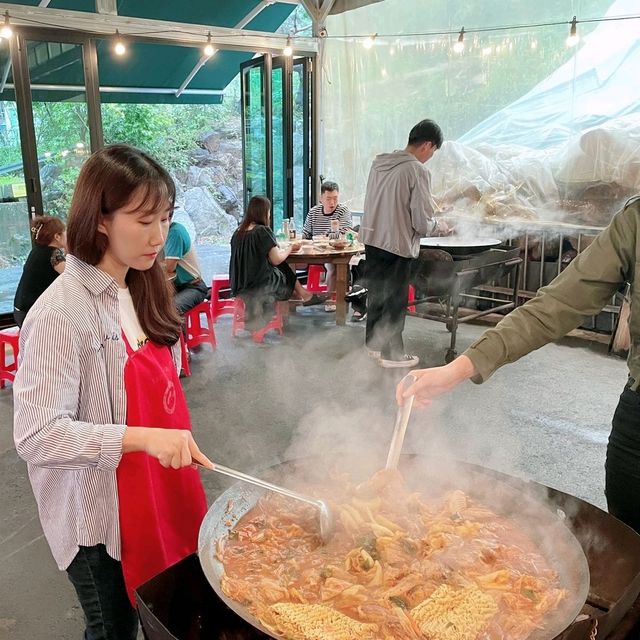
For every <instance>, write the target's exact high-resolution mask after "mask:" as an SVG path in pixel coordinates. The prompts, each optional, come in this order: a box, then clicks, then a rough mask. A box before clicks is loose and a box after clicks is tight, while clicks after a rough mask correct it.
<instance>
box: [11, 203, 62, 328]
mask: <svg viewBox="0 0 640 640" xmlns="http://www.w3.org/2000/svg"><path fill="white" fill-rule="evenodd" d="M31 233H32V235H33V241H34V245H33V249H31V253H30V254H29V256H28V257H27V260H26V262H25V263H24V268H23V270H22V277H21V278H20V282H19V283H18V288H17V289H16V297H15V299H14V301H13V317H14V319H15V321H16V324H17V325H18V326H19V327H21V326H22V323H23V322H24V318H25V316H26V315H27V311H29V309H31V307H32V306H33V303H34V302H35V301H36V300H37V299H38V298H39V297H40V296H41V295H42V294H43V293H44V291H45V289H46V288H47V287H48V286H49V285H50V284H51V283H52V282H53V281H54V280H55V279H56V278H57V277H58V276H59V275H60V274H61V273H62V272H63V271H64V264H65V259H64V251H65V249H66V248H67V232H66V231H65V228H64V222H62V220H60V218H53V217H51V216H37V217H35V218H34V219H33V221H32V223H31Z"/></svg>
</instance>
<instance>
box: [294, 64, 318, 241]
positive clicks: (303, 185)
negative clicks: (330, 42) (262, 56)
mask: <svg viewBox="0 0 640 640" xmlns="http://www.w3.org/2000/svg"><path fill="white" fill-rule="evenodd" d="M310 75H311V73H310V64H309V59H308V58H299V59H295V60H294V61H293V75H292V95H291V103H292V136H293V139H292V142H293V146H292V152H293V157H292V164H293V180H292V185H291V187H292V190H293V198H292V201H293V217H294V219H295V222H296V229H302V225H303V224H304V220H305V218H306V217H307V213H308V211H309V208H310V206H311V202H312V200H311V197H312V195H313V194H312V189H311V186H312V182H311V108H310V107H311V93H310V91H311V82H310V80H311V78H310ZM313 204H315V202H313Z"/></svg>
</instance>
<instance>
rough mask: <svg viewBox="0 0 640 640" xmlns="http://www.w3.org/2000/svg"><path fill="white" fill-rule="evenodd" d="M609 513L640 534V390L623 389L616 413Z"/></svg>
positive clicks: (610, 456)
mask: <svg viewBox="0 0 640 640" xmlns="http://www.w3.org/2000/svg"><path fill="white" fill-rule="evenodd" d="M605 468H606V485H605V487H606V489H605V492H606V495H607V505H608V508H609V513H611V515H613V516H615V517H616V518H618V519H619V520H622V521H623V522H624V523H625V524H628V525H629V526H630V527H631V528H633V529H635V530H636V531H637V532H638V533H640V392H638V391H631V390H630V389H628V388H625V390H624V391H623V392H622V395H621V396H620V401H619V402H618V406H617V407H616V411H615V413H614V414H613V425H612V429H611V435H610V436H609V446H608V447H607V462H606V466H605Z"/></svg>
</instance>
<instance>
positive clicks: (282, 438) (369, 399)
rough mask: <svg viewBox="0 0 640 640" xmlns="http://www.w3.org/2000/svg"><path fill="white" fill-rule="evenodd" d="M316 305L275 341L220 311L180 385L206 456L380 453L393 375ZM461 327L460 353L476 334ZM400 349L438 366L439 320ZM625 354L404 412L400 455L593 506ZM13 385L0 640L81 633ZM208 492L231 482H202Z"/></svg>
mask: <svg viewBox="0 0 640 640" xmlns="http://www.w3.org/2000/svg"><path fill="white" fill-rule="evenodd" d="M332 318H333V316H332V315H329V314H325V313H324V312H323V311H322V310H321V309H320V308H318V309H304V310H302V309H301V310H299V311H298V314H297V315H296V316H295V317H294V318H293V319H292V322H291V325H290V327H289V328H288V330H287V333H286V334H285V337H284V338H282V339H279V338H274V339H273V340H272V341H271V342H270V343H269V344H265V345H256V344H253V343H252V342H251V340H250V339H248V338H237V339H232V338H231V337H230V334H231V323H230V318H229V316H227V317H225V318H222V319H221V320H220V321H219V324H218V325H217V327H216V333H217V337H218V350H217V351H216V352H215V353H214V354H211V353H210V352H209V351H208V350H206V352H204V353H200V354H197V355H195V356H194V358H193V362H192V372H193V375H192V377H190V378H188V379H185V380H184V388H185V392H186V395H187V399H188V401H189V406H190V408H191V415H192V421H193V428H194V435H195V437H196V440H197V441H198V443H199V445H200V447H201V449H202V450H203V451H205V452H206V453H207V454H208V455H209V456H210V457H211V458H212V459H213V460H215V461H218V462H220V463H222V464H226V465H228V466H233V467H236V468H239V469H243V470H246V471H252V470H256V469H259V468H260V467H263V466H268V465H270V464H274V463H276V462H278V461H280V460H283V459H287V458H289V457H294V456H299V455H309V454H318V455H322V456H323V459H324V460H326V461H327V463H329V462H330V460H331V459H332V457H333V455H334V454H337V453H339V454H346V455H348V456H350V457H351V458H352V459H353V460H358V459H366V458H368V457H371V456H378V457H381V456H384V454H385V451H386V447H387V446H388V440H389V435H390V431H391V429H392V425H393V419H394V414H395V406H394V403H393V389H394V386H395V382H396V381H397V380H398V379H399V377H401V375H402V374H400V373H398V372H397V371H392V372H391V371H385V370H382V369H379V368H378V367H377V366H376V365H375V364H373V363H372V362H371V361H370V360H369V359H368V358H367V356H366V355H364V353H363V349H362V345H363V341H364V327H363V326H361V325H347V326H346V327H341V328H338V327H336V326H335V325H334V324H333V323H332ZM482 329H483V328H482V327H480V326H467V325H465V326H463V327H462V329H461V331H460V333H459V340H458V346H459V349H461V350H462V349H463V348H464V347H465V346H467V345H468V344H470V343H471V342H472V341H473V340H474V339H475V338H476V337H477V336H479V335H480V333H481V332H482ZM405 335H406V338H407V346H408V350H409V351H410V352H413V353H418V354H419V355H420V356H421V357H422V358H423V361H424V362H425V363H427V364H431V365H436V364H441V363H442V358H443V355H444V351H445V349H446V347H447V346H448V339H449V334H448V333H447V332H446V330H445V328H444V325H442V324H439V323H436V322H431V321H428V320H420V319H416V318H409V319H408V321H407V330H406V332H405ZM625 380H626V366H625V363H624V362H623V361H622V360H620V359H618V358H615V357H608V356H607V355H606V354H605V353H604V349H603V347H602V345H599V344H589V343H586V342H584V341H580V342H577V341H576V342H573V341H565V342H563V343H562V344H561V345H550V346H548V347H545V348H544V349H542V350H541V351H539V352H537V353H534V354H531V355H530V356H528V357H526V358H524V359H523V360H522V361H520V362H519V363H518V364H516V365H511V366H509V367H507V368H504V369H503V370H501V371H499V372H498V373H497V374H496V375H495V376H494V377H493V378H492V379H491V381H489V382H488V383H487V384H485V385H483V386H481V387H478V386H475V385H472V384H471V383H468V384H464V385H462V386H461V387H459V388H458V389H457V390H455V391H454V392H453V393H451V394H450V395H449V396H448V397H446V398H444V399H442V400H440V401H438V402H437V403H435V404H434V405H433V406H432V407H431V408H429V409H428V410H424V411H422V412H420V413H416V414H414V415H413V416H412V423H411V424H410V427H409V432H408V435H407V441H406V443H405V451H409V452H416V453H421V452H427V453H428V452H434V451H437V452H438V455H442V456H444V455H453V456H455V457H458V458H460V459H464V460H467V461H471V462H477V463H482V464H483V465H486V466H489V467H493V468H495V469H498V470H501V471H505V472H507V473H512V474H514V475H517V476H521V477H528V478H532V479H534V480H537V481H539V482H542V483H544V484H547V485H550V486H553V487H556V488H558V489H561V490H563V491H567V492H569V493H572V494H574V495H577V496H579V497H581V498H584V499H586V500H588V501H590V502H592V503H595V504H597V505H599V506H604V498H603V483H604V472H603V463H604V454H605V447H606V441H607V436H608V433H609V426H610V420H611V416H612V414H613V410H614V407H615V404H616V402H617V397H618V395H619V392H620V390H621V389H622V387H623V386H624V383H625ZM11 431H12V394H11V389H10V388H8V389H5V390H2V391H0V514H2V517H1V520H0V567H2V568H1V576H2V578H1V580H0V640H4V639H5V638H7V639H9V638H10V639H11V640H27V639H29V640H38V639H40V638H42V639H45V638H46V639H51V638H56V639H58V638H59V639H68V640H72V639H73V640H79V639H80V638H81V637H82V629H83V624H82V615H81V612H80V611H79V608H78V606H77V605H76V602H75V597H74V593H73V592H72V589H71V586H70V584H69V583H68V581H67V578H66V575H65V574H64V573H61V572H59V571H58V570H57V568H56V566H55V564H54V562H53V559H52V558H51V555H50V552H49V549H48V546H47V544H46V542H45V540H44V538H43V537H42V531H41V529H40V525H39V522H38V516H37V513H36V507H35V502H34V500H33V496H32V494H31V490H30V487H29V483H28V479H27V476H26V469H25V465H24V463H23V462H22V461H21V460H20V459H19V458H18V457H17V455H16V452H15V449H14V447H13V440H12V435H11ZM203 480H204V482H205V486H206V488H207V493H208V495H209V497H210V498H211V499H213V498H215V496H216V495H217V494H218V493H219V492H220V490H221V489H222V488H225V487H227V486H229V482H228V481H227V480H226V479H224V478H222V477H218V476H216V475H215V474H206V475H205V476H204V477H203Z"/></svg>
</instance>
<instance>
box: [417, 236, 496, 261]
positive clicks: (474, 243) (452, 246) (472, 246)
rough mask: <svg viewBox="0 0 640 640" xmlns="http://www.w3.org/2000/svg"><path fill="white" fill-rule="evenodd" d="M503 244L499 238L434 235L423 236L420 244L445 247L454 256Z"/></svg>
mask: <svg viewBox="0 0 640 640" xmlns="http://www.w3.org/2000/svg"><path fill="white" fill-rule="evenodd" d="M500 244H502V242H501V241H500V240H498V239H497V238H469V237H465V236H456V235H452V236H432V237H429V238H422V239H421V240H420V246H421V247H422V248H425V249H443V250H444V251H447V252H448V253H450V254H451V255H454V256H466V255H469V254H472V253H480V252H481V251H486V250H487V249H492V248H493V247H498V246H500Z"/></svg>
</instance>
